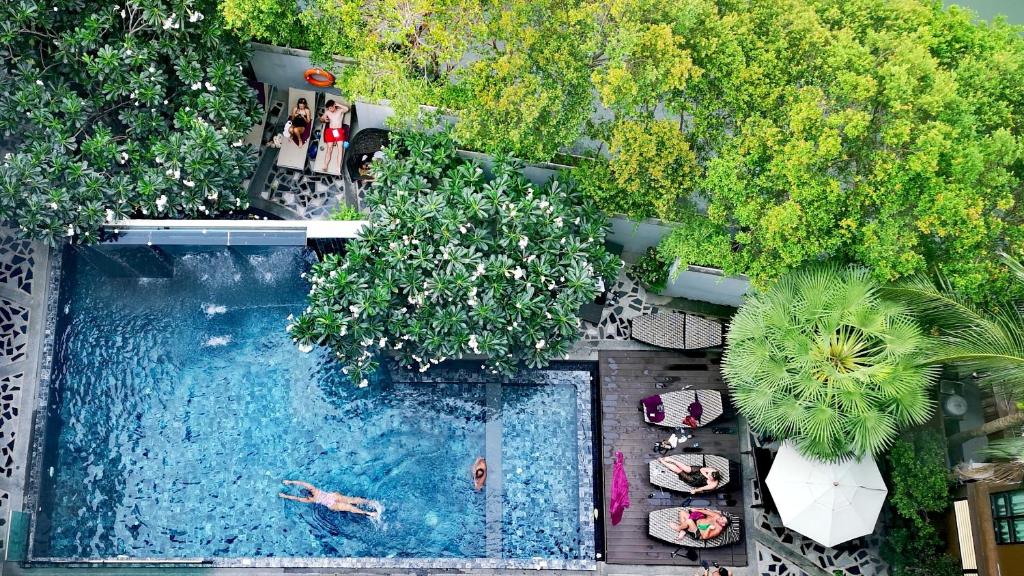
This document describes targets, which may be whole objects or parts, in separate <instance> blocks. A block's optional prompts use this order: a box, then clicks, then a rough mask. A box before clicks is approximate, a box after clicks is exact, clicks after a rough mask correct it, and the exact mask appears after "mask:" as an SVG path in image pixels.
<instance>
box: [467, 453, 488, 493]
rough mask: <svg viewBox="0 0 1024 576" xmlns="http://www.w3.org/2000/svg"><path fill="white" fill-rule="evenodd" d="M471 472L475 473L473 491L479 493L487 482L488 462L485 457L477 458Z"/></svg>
mask: <svg viewBox="0 0 1024 576" xmlns="http://www.w3.org/2000/svg"><path fill="white" fill-rule="evenodd" d="M471 471H472V472H473V489H474V490H476V491H477V492H479V491H480V489H481V488H483V487H484V483H485V482H487V460H484V457H483V456H481V457H479V458H477V459H476V462H474V463H473V468H472V469H471Z"/></svg>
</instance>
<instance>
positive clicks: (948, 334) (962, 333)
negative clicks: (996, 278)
mask: <svg viewBox="0 0 1024 576" xmlns="http://www.w3.org/2000/svg"><path fill="white" fill-rule="evenodd" d="M1001 258H1002V261H1003V263H1004V265H1005V266H1006V267H1007V268H1008V269H1009V270H1010V271H1011V272H1012V275H1013V276H1012V278H1013V280H1014V281H1015V282H1016V283H1017V284H1018V285H1019V286H1018V287H1017V289H1016V290H1012V291H1011V292H1012V293H1015V294H1022V293H1024V265H1022V264H1021V262H1020V260H1018V259H1015V258H1012V257H1010V256H1008V255H1005V254H1003V255H1002V256H1001ZM887 293H889V294H890V295H892V296H893V297H895V298H899V299H900V300H902V301H903V302H905V303H906V304H907V306H909V307H910V308H911V309H913V310H915V311H916V313H917V314H918V315H919V316H920V318H921V320H922V321H923V322H924V323H926V324H927V325H928V326H930V328H931V330H932V331H933V332H934V333H935V334H936V335H937V345H936V346H935V347H934V348H933V350H932V352H931V353H930V354H929V356H928V360H929V361H930V362H932V363H934V364H943V365H952V366H958V367H960V368H961V369H962V370H963V372H965V373H970V374H973V375H975V377H976V379H977V382H978V383H979V384H981V385H983V386H987V387H989V388H990V389H991V390H993V391H994V392H996V393H997V394H999V395H1002V396H1005V397H1006V398H1009V399H1010V400H1011V401H1013V402H1016V403H1018V404H1019V403H1021V402H1024V300H1022V299H1000V300H995V301H993V302H992V303H990V304H988V305H986V306H979V305H977V304H974V303H972V302H971V301H970V299H969V298H968V297H967V296H966V295H964V294H963V293H961V292H960V291H958V290H957V289H956V288H955V287H954V286H953V285H952V283H951V282H950V280H949V279H948V278H946V277H945V276H943V275H942V274H941V273H940V274H938V276H937V277H934V278H933V277H931V276H927V275H924V274H919V275H916V276H914V277H912V278H908V279H906V280H905V281H903V282H900V283H898V284H896V285H894V286H892V287H890V288H888V289H887ZM1021 425H1024V409H1019V408H1018V410H1017V411H1016V412H1015V413H1013V414H1010V415H1008V416H1004V417H1002V418H999V419H996V420H993V421H991V422H986V423H985V424H983V425H981V426H978V427H976V428H973V429H970V430H965V431H963V432H960V433H958V434H955V435H953V436H951V437H950V441H951V442H954V443H960V442H963V441H965V440H969V439H971V438H977V437H980V436H988V435H990V434H997V433H1000V432H1003V431H1006V430H1009V429H1012V428H1015V427H1019V426H1021ZM979 456H981V457H982V458H986V459H988V460H989V462H988V463H985V464H981V465H975V464H974V463H967V464H961V465H959V466H958V468H957V470H958V472H959V473H960V475H961V476H962V477H963V478H965V479H974V480H990V481H993V482H999V481H1003V480H1007V479H1016V481H1018V482H1019V481H1020V479H1021V476H1022V474H1024V441H1022V440H1021V439H1020V438H1010V439H1006V440H1001V441H995V442H993V443H992V444H991V445H990V446H989V449H988V450H987V451H983V452H982V453H980V454H979Z"/></svg>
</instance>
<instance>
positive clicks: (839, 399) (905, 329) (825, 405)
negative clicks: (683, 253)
mask: <svg viewBox="0 0 1024 576" xmlns="http://www.w3.org/2000/svg"><path fill="white" fill-rule="evenodd" d="M929 346H930V339H929V338H928V337H927V336H926V335H925V334H924V333H923V332H922V330H921V328H920V327H919V326H918V324H917V323H916V322H915V320H914V319H913V317H912V316H911V314H910V313H909V312H908V311H907V309H906V307H904V306H903V305H902V304H899V303H898V302H896V301H894V300H891V299H888V298H885V297H883V296H882V294H881V293H880V289H879V287H878V285H877V284H876V283H875V282H874V281H872V280H871V278H870V275H869V273H868V271H867V270H865V269H863V268H855V267H841V266H838V265H822V266H813V267H808V268H803V269H800V270H797V271H795V272H791V273H789V274H787V275H785V276H783V277H782V278H781V279H780V280H779V281H778V282H777V283H776V284H775V285H774V286H772V287H771V288H770V289H768V290H767V291H764V292H760V293H757V294H755V295H754V296H752V297H750V298H748V299H747V302H746V303H745V304H744V305H743V307H742V308H740V310H739V312H738V313H737V314H736V316H735V317H734V318H733V320H732V323H731V327H730V329H729V335H728V339H727V347H726V352H725V358H724V362H723V373H724V375H725V378H726V380H727V381H728V383H729V386H730V388H731V389H732V391H733V396H734V398H735V401H736V405H737V407H738V409H739V411H740V412H741V413H742V414H743V415H744V416H746V418H747V419H748V420H749V422H750V425H751V427H752V428H753V429H754V430H755V431H757V432H759V433H762V434H766V435H768V436H771V437H772V438H774V439H777V440H783V439H791V440H793V441H794V442H795V444H796V446H797V448H798V449H799V450H800V451H801V452H802V453H803V454H804V455H805V456H808V457H811V458H816V459H819V460H826V461H834V460H839V459H843V458H846V457H849V456H854V457H860V456H863V455H871V456H873V455H875V454H878V453H879V452H881V451H882V450H884V449H885V448H886V447H887V446H888V445H889V444H890V443H891V442H892V441H893V439H894V438H895V436H896V434H897V432H898V431H899V430H900V429H901V428H905V427H907V426H910V425H915V424H920V423H923V422H924V421H925V420H927V419H928V417H929V415H930V414H931V413H932V409H933V402H932V400H931V398H930V396H929V394H928V388H929V386H930V385H931V383H932V382H934V380H935V378H936V376H937V369H936V368H935V367H933V366H929V365H927V364H925V363H924V362H922V360H923V358H924V354H925V351H926V350H927V348H928V347H929Z"/></svg>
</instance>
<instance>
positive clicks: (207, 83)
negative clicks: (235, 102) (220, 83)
mask: <svg viewBox="0 0 1024 576" xmlns="http://www.w3.org/2000/svg"><path fill="white" fill-rule="evenodd" d="M204 85H205V86H206V89H207V90H209V91H210V92H216V91H217V87H216V86H214V85H213V84H210V83H209V82H205V83H204Z"/></svg>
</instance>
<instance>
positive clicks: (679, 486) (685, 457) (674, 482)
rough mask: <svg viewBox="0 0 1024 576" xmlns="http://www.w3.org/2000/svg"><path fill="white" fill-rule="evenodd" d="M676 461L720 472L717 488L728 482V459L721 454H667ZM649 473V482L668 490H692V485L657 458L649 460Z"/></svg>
mask: <svg viewBox="0 0 1024 576" xmlns="http://www.w3.org/2000/svg"><path fill="white" fill-rule="evenodd" d="M669 458H672V459H673V460H675V461H676V462H679V463H681V464H686V465H687V466H694V467H698V468H703V467H705V466H708V467H711V468H714V469H715V470H718V473H719V474H721V476H722V479H721V480H719V481H718V487H717V488H715V490H718V489H720V488H722V487H723V486H725V485H726V484H728V483H729V461H728V460H726V459H725V458H722V457H721V456H715V455H714V454H677V455H673V456H669ZM650 473H651V484H654V485H655V486H661V487H662V488H667V489H669V490H676V491H678V492H692V491H693V490H694V488H695V487H694V486H691V485H689V484H687V483H686V482H683V481H682V480H680V479H679V475H678V474H676V473H675V472H672V471H671V470H669V469H668V467H667V466H665V465H664V464H662V463H661V462H659V461H658V460H651V464H650Z"/></svg>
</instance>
